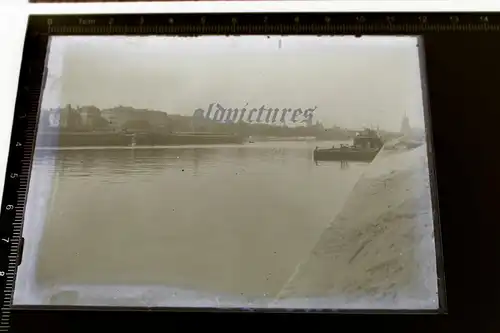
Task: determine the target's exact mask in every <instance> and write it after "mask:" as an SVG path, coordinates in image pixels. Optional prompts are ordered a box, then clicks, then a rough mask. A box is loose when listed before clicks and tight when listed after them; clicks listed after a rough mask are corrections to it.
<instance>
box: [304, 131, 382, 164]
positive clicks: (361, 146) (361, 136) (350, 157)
mask: <svg viewBox="0 0 500 333" xmlns="http://www.w3.org/2000/svg"><path fill="white" fill-rule="evenodd" d="M383 145H384V143H383V141H382V139H381V138H380V136H379V135H378V133H377V132H376V131H374V130H371V129H365V130H364V131H362V132H361V133H357V134H356V137H354V139H353V143H352V145H340V147H338V148H337V147H335V146H333V147H332V148H326V149H320V148H318V147H316V149H314V152H313V159H314V161H340V162H349V161H353V162H371V161H373V159H374V158H375V156H377V154H378V153H379V151H380V150H381V149H382V147H383Z"/></svg>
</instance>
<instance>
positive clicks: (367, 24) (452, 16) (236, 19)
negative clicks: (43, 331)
mask: <svg viewBox="0 0 500 333" xmlns="http://www.w3.org/2000/svg"><path fill="white" fill-rule="evenodd" d="M486 32H488V33H498V32H500V14H495V13H494V14H492V13H475V14H463V13H390V14H384V13H341V14H339V13H287V14H284V13H269V14H266V13H259V14H242V13H224V14H203V13H201V14H133V15H132V14H130V15H129V14H127V15H112V14H109V15H65V16H62V15H50V16H47V15H43V16H31V17H30V19H29V23H28V30H27V35H26V42H25V49H24V54H23V62H22V68H21V76H20V80H19V87H18V95H17V102H16V109H15V113H14V121H13V129H12V136H11V142H10V151H9V156H8V163H7V171H6V176H5V186H4V193H3V199H2V203H1V207H0V208H1V209H0V213H1V215H0V285H1V287H0V292H1V295H0V301H1V302H2V303H1V304H0V307H1V313H0V332H2V331H8V329H9V324H10V314H11V307H12V301H13V293H14V287H15V276H16V271H17V267H18V265H19V264H20V262H21V260H22V252H23V244H24V242H23V238H22V222H23V215H24V211H25V206H26V198H27V194H28V187H29V186H28V183H29V176H30V165H31V159H32V155H33V151H34V145H35V137H36V124H37V117H38V108H39V105H38V104H39V98H40V92H41V91H43V84H44V73H45V57H46V51H47V48H48V41H49V38H50V36H62V35H124V34H129V35H152V34H153V35H161V34H163V35H178V36H182V35H203V34H205V35H231V34H232V35H271V34H275V35H298V34H300V35H356V36H361V35H422V34H423V35H424V37H425V35H426V34H436V33H447V34H456V33H459V34H463V33H478V34H479V33H486ZM499 36H500V35H499ZM7 112H8V111H7Z"/></svg>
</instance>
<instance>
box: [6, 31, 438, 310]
mask: <svg viewBox="0 0 500 333" xmlns="http://www.w3.org/2000/svg"><path fill="white" fill-rule="evenodd" d="M420 62H421V59H419V49H418V40H417V38H416V37H362V38H354V37H342V36H335V37H333V36H229V37H228V36H200V37H163V36H162V37H160V36H150V37H117V36H114V37H88V36H85V37H83V36H81V37H53V38H52V39H51V42H50V50H49V54H48V62H47V74H46V76H47V82H46V84H45V90H44V91H43V96H42V98H41V110H40V114H39V119H38V130H37V138H36V147H35V152H34V157H33V164H32V171H31V179H30V183H29V193H28V199H27V206H26V211H25V221H24V227H23V237H24V238H25V244H24V259H23V263H22V264H21V265H20V267H19V270H18V275H17V282H16V290H15V294H14V304H15V305H20V304H25V305H26V304H29V305H96V306H97V305H107V306H162V307H163V306H166V307H217V308H219V307H220V308H241V307H246V308H248V307H254V308H308V309H417V310H421V309H434V310H435V309H438V307H439V304H438V303H439V302H438V285H437V274H436V265H437V264H436V247H435V240H434V238H435V237H434V219H433V204H432V200H431V180H430V176H429V174H430V171H429V158H428V142H427V140H426V138H427V134H426V133H427V132H426V121H425V119H426V115H425V112H424V102H423V97H422V96H423V87H424V82H422V78H421V76H422V75H421V69H420ZM209 108H210V109H211V110H212V111H213V113H209V112H208V109H209ZM243 109H245V110H246V111H245V112H246V113H245V116H242V110H243ZM200 110H201V111H200ZM228 110H231V113H228ZM261 110H262V111H261ZM276 110H278V112H276ZM283 110H285V111H283ZM251 111H253V112H251ZM216 112H219V113H216ZM250 113H252V117H253V118H250V117H247V115H248V114H250ZM228 114H230V116H228ZM235 115H237V116H235ZM228 117H230V118H229V119H230V120H231V121H227V119H228ZM248 120H251V121H248ZM281 120H283V121H281Z"/></svg>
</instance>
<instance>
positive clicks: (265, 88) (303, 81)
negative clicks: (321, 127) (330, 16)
mask: <svg viewBox="0 0 500 333" xmlns="http://www.w3.org/2000/svg"><path fill="white" fill-rule="evenodd" d="M278 42H279V43H278ZM278 45H279V46H278ZM418 63H419V60H418V52H417V47H416V39H415V38H402V37H400V38H391V39H388V38H368V39H365V38H357V39H356V38H347V37H345V38H340V37H336V38H331V37H270V38H264V37H262V38H258V37H255V36H249V37H232V38H231V37H223V38H220V37H217V38H216V37H207V38H205V37H203V38H173V37H139V38H131V37H122V38H119V37H113V38H106V37H90V38H88V37H77V38H74V37H71V38H70V37H57V38H54V39H53V40H52V42H51V47H50V54H49V62H48V71H49V73H48V74H49V75H48V81H47V84H46V91H45V92H44V96H43V98H42V106H43V107H45V108H47V107H48V108H51V107H52V108H53V107H56V106H60V105H66V104H71V105H93V106H96V107H98V108H100V109H107V108H112V107H115V106H119V105H123V106H125V105H126V106H131V107H134V108H137V109H153V110H158V111H163V112H166V113H167V114H180V115H192V114H193V112H194V110H196V109H197V108H204V107H205V108H206V107H207V105H209V104H210V103H213V102H214V101H218V102H220V103H221V104H224V105H228V107H232V108H242V107H245V105H249V106H254V105H257V106H260V105H269V106H270V107H275V106H278V107H279V106H281V105H285V104H286V105H293V106H294V107H295V106H296V107H297V108H300V107H302V108H307V107H310V106H317V113H316V114H315V120H318V121H321V122H322V123H324V124H325V125H326V126H332V125H337V126H341V127H346V128H358V127H370V126H380V127H383V128H386V129H388V130H394V131H397V130H398V129H399V127H400V124H401V119H402V118H403V117H404V115H405V114H407V115H408V117H409V118H410V123H411V124H412V126H416V127H421V128H424V114H423V105H422V104H423V103H422V91H421V82H420V72H419V65H418Z"/></svg>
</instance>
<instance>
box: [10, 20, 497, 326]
mask: <svg viewBox="0 0 500 333" xmlns="http://www.w3.org/2000/svg"><path fill="white" fill-rule="evenodd" d="M109 34H114V35H118V34H135V35H139V34H141V35H145V34H169V35H202V34H222V35H226V34H238V35H243V34H263V35H266V34H288V35H290V34H312V35H331V34H343V35H370V34H371V35H421V36H422V37H421V39H420V43H421V45H422V46H423V47H422V48H421V52H422V56H421V59H423V62H422V65H423V66H422V69H423V70H424V73H423V75H424V82H425V85H426V88H427V89H426V96H425V103H426V105H425V106H426V109H427V111H426V112H427V122H428V130H430V132H431V135H430V140H431V141H432V145H429V147H431V151H430V157H431V166H434V168H433V175H434V173H436V174H437V182H436V179H433V181H434V185H436V186H434V189H433V194H434V198H433V199H434V204H435V205H436V207H437V200H438V198H439V210H440V212H439V218H436V219H435V220H436V241H437V247H438V248H437V250H438V251H437V253H438V275H439V278H440V288H439V290H440V310H439V311H435V312H422V311H420V312H418V313H417V312H415V311H392V312H390V311H383V312H382V311H334V312H333V311H287V310H286V309H282V310H280V311H272V312H273V313H270V312H271V311H263V310H262V311H261V310H256V309H251V310H248V309H246V310H243V309H241V310H227V309H226V310H224V309H205V310H203V309H169V310H168V311H162V312H157V311H153V309H116V308H110V309H103V308H100V309H96V308H85V309H83V308H79V309H73V310H75V311H69V309H66V310H65V309H56V308H52V309H47V308H45V309H43V310H42V309H39V308H38V309H37V308H33V307H31V308H28V307H24V308H16V307H14V308H12V309H11V312H10V314H11V320H10V324H11V327H12V331H13V332H29V331H40V329H41V330H42V331H44V330H47V331H64V332H74V331H82V332H83V331H90V330H99V329H106V328H107V329H113V330H117V331H118V330H121V329H122V328H123V329H130V330H132V329H139V330H148V331H151V330H157V331H164V330H180V329H182V330H187V329H194V328H199V329H205V330H206V329H220V328H222V327H224V328H226V327H227V328H228V329H231V330H241V329H246V328H248V329H259V330H262V329H273V328H271V327H269V324H273V325H279V326H277V328H279V329H280V330H289V329H293V328H294V327H296V326H298V324H299V323H300V324H303V325H304V328H305V329H308V330H311V329H314V330H315V329H318V330H336V329H346V328H347V329H349V330H355V331H358V330H359V329H361V328H364V327H366V328H368V329H371V330H386V329H387V328H396V329H398V331H399V332H421V331H432V332H434V331H436V332H437V331H440V332H447V331H451V330H458V329H469V330H470V329H475V330H476V331H478V332H496V331H499V329H500V326H499V325H500V324H499V321H498V316H496V314H497V313H499V307H498V304H499V301H498V299H499V296H500V295H499V292H498V291H499V287H498V286H497V282H498V281H500V279H499V275H500V274H499V273H498V272H497V271H498V270H497V269H496V268H497V267H498V262H500V260H499V258H498V256H499V254H500V249H499V246H498V243H500V242H498V240H497V239H496V238H497V237H498V236H497V235H500V233H498V232H497V231H498V229H499V228H498V221H500V218H499V216H498V213H497V205H498V204H497V199H496V198H499V197H500V195H499V194H500V193H498V192H500V174H499V172H498V171H497V170H500V155H499V154H498V153H497V151H498V150H499V147H498V144H497V142H498V141H500V140H499V138H498V134H497V133H498V132H497V129H498V128H499V127H500V109H499V106H498V105H500V93H499V89H498V78H499V77H500V61H499V60H498V59H500V15H490V14H484V13H483V14H479V13H478V14H457V13H440V14H427V13H415V14H408V13H406V14H397V13H391V14H383V13H378V14H368V13H367V14H363V13H356V14H331V15H330V14H325V13H322V14H189V15H188V14H175V15H174V14H172V15H146V14H145V15H141V14H137V15H97V16H81V15H80V16H33V17H31V18H30V21H29V26H28V32H27V37H26V42H25V48H24V53H23V60H22V69H21V77H20V80H19V90H18V96H17V103H16V111H15V116H14V125H13V126H14V128H13V132H12V139H11V146H10V147H11V150H10V153H9V161H8V165H7V168H8V170H7V176H6V185H5V190H4V197H3V203H2V215H1V225H0V232H1V233H2V236H4V235H7V236H15V235H16V230H17V231H18V232H19V231H20V228H21V222H19V221H20V217H19V213H17V215H16V214H15V213H14V212H15V211H21V213H20V214H21V217H22V207H23V205H24V203H23V202H22V200H21V199H20V198H19V197H18V194H17V190H18V189H19V188H20V187H22V183H23V181H24V182H27V180H28V176H29V172H24V171H23V170H24V169H23V168H24V167H23V165H26V164H27V163H26V162H27V161H26V156H28V157H30V156H31V155H30V154H31V150H32V148H33V144H34V134H35V127H36V121H37V113H38V100H39V97H40V96H39V95H40V91H41V90H42V87H43V81H44V80H43V73H44V67H45V55H46V51H47V47H48V43H49V37H50V36H51V35H109ZM424 91H425V90H424ZM19 143H21V145H19ZM28 162H29V158H28ZM28 165H29V163H28ZM13 174H17V175H21V176H19V177H12V175H13ZM23 177H25V178H23ZM18 178H19V179H18ZM20 184H21V185H20ZM11 204H12V205H13V206H15V208H16V209H12V208H9V209H6V207H7V206H8V205H11ZM9 207H10V206H9ZM436 214H437V212H436ZM436 217H437V216H436ZM16 221H18V222H16ZM96 232H97V231H96ZM14 238H15V237H14ZM0 245H1V246H3V247H5V248H2V252H1V257H0V271H5V272H8V274H7V275H6V278H4V277H1V278H2V279H1V280H0V281H1V283H2V286H4V287H5V288H4V290H3V291H4V292H3V296H4V302H3V307H4V313H6V311H5V310H6V309H8V308H9V306H10V301H11V296H9V283H12V281H13V278H14V275H15V265H14V264H13V263H12V262H9V261H8V254H9V253H10V254H11V255H12V254H13V253H15V251H17V248H16V247H15V246H11V247H6V246H4V245H3V244H0ZM9 251H10V252H9ZM4 254H5V256H4ZM443 258H444V259H443ZM445 277H446V281H445V280H444V278H445ZM445 289H446V291H445ZM5 308H6V309H5ZM103 310H106V311H103ZM133 310H135V311H133ZM360 317H362V318H360ZM229 319H232V320H234V321H232V322H231V321H229ZM259 320H267V321H269V322H268V323H259ZM228 324H229V325H228ZM252 324H257V325H255V326H254V325H252ZM306 325H307V326H306ZM101 326H103V327H101ZM321 326H324V327H321Z"/></svg>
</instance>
